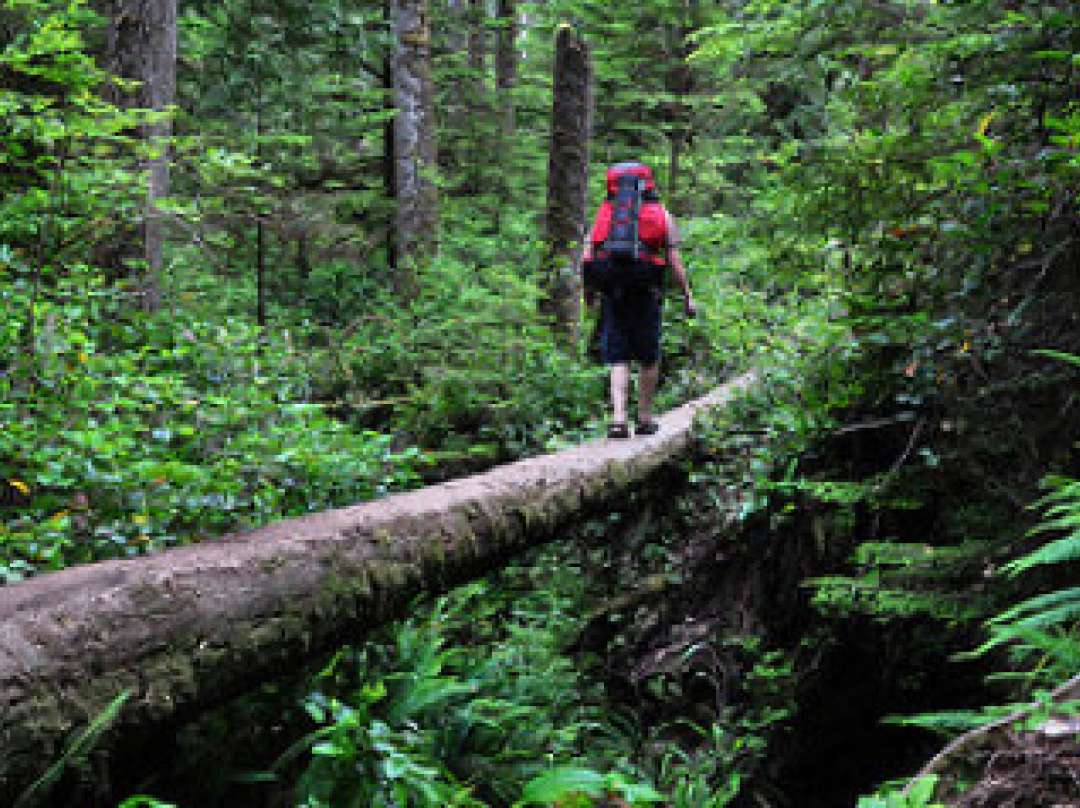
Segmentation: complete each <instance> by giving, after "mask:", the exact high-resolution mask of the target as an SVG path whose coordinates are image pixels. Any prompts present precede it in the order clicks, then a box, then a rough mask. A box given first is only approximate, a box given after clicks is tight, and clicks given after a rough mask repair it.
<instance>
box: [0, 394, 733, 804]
mask: <svg viewBox="0 0 1080 808" xmlns="http://www.w3.org/2000/svg"><path fill="white" fill-rule="evenodd" d="M752 381H753V376H752V375H751V374H747V375H745V376H742V377H740V378H738V379H736V380H734V381H732V382H729V383H728V384H726V385H724V386H723V387H721V388H718V389H717V390H715V391H714V392H712V393H711V394H709V395H708V396H705V397H704V398H701V399H698V400H697V401H694V402H691V403H690V404H687V405H685V406H683V407H681V408H679V409H677V410H674V411H673V412H671V413H669V414H668V415H666V416H664V417H663V418H662V419H661V429H660V432H659V433H658V434H657V435H655V436H651V437H647V438H636V439H633V440H629V441H595V442H593V443H590V444H586V445H584V446H580V447H577V448H573V449H569V450H566V451H563V452H559V453H557V454H553V455H546V456H543V457H537V458H532V459H528V460H523V461H520V462H517V463H512V464H509V465H506V466H502V467H500V468H496V469H493V470H491V471H488V472H485V473H483V474H478V475H475V476H472V477H468V478H464V479H461V480H455V481H451V482H448V483H443V484H441V485H437V486H432V487H429V488H425V489H422V490H419V491H414V492H409V493H405V494H399V495H396V496H392V497H388V498H386V499H382V500H378V501H374V502H368V503H364V504H361V505H355V506H352V507H347V508H341V509H338V510H333V511H327V512H324V513H319V514H312V515H309V516H305V517H301V518H298V519H290V520H287V521H282V522H279V523H276V524H272V525H269V526H267V527H264V528H261V529H259V530H254V531H251V532H247V533H243V534H237V535H230V536H225V537H222V538H220V539H217V540H214V541H208V542H204V543H201V544H198V545H193V546H189V547H182V548H177V549H174V550H169V551H167V552H164V553H160V554H157V555H151V556H145V557H141V558H136V559H129V560H123V561H107V562H101V563H97V564H91V565H87V566H84V567H75V568H71V569H68V570H63V571H61V572H57V573H53V574H50V575H45V576H42V577H38V578H33V579H30V580H27V581H24V582H22V583H19V584H16V585H14V586H8V587H2V588H0V805H7V804H10V802H11V800H12V799H13V798H14V797H15V796H16V795H17V794H18V793H19V792H20V791H21V790H22V789H23V788H25V787H26V786H27V785H28V784H29V783H30V782H31V781H32V780H33V779H34V778H35V777H36V776H37V775H39V774H41V772H42V771H44V770H45V769H46V768H47V767H48V766H49V764H50V763H51V762H52V761H53V760H54V759H55V758H56V757H57V756H58V755H59V754H60V753H61V751H62V748H63V743H64V740H65V738H67V737H69V736H70V734H71V733H72V731H73V730H76V729H77V728H79V727H82V726H85V725H86V724H87V722H88V721H90V720H91V719H92V718H93V717H94V716H95V715H97V714H98V713H99V712H100V711H101V710H102V709H104V708H105V707H106V706H107V705H109V704H110V702H112V701H113V700H114V699H115V698H116V696H117V695H118V694H120V693H122V692H124V691H129V692H130V697H129V698H128V699H127V701H126V702H125V704H124V707H123V709H122V711H121V713H120V716H119V718H118V721H117V724H116V726H115V727H114V730H113V731H112V732H111V733H110V734H109V736H108V737H107V738H106V739H104V741H103V743H106V744H112V743H114V742H115V740H116V736H118V735H122V734H123V732H124V731H125V728H132V727H142V728H145V727H146V726H148V725H150V726H153V725H160V724H166V723H169V722H175V721H178V720H182V719H184V718H185V717H190V716H193V715H195V714H197V713H199V712H200V711H202V710H205V709H208V708H210V707H213V706H216V705H218V704H221V703H223V702H224V701H226V700H227V699H229V698H233V697H235V696H237V695H240V694H242V693H243V692H246V691H247V690H249V689H250V688H251V687H252V686H254V685H256V684H258V683H260V682H263V681H266V680H270V679H274V678H278V677H281V676H282V675H283V674H285V673H287V672H289V671H292V670H296V669H298V668H299V667H300V666H301V665H303V663H304V662H305V660H310V659H311V658H312V656H314V655H316V654H318V653H320V652H322V651H325V650H328V649H331V648H333V647H334V646H335V644H341V643H343V642H346V641H350V640H355V639H356V638H357V637H360V636H362V632H363V631H364V630H365V629H370V628H373V627H375V626H377V625H379V624H380V623H382V622H385V621H386V620H388V619H390V618H392V617H394V616H397V615H400V614H401V613H402V611H403V610H404V608H405V607H406V606H407V604H408V603H409V601H410V600H411V599H412V598H413V597H414V596H415V595H416V594H418V593H420V592H431V593H436V592H441V591H444V590H446V589H447V588H449V587H451V586H453V585H456V584H459V583H462V582H464V581H466V580H468V579H469V578H472V577H476V576H477V575H480V574H483V573H485V572H488V571H491V570H493V569H496V568H498V566H499V565H500V564H501V563H503V562H504V561H505V560H506V559H508V558H510V557H511V556H513V555H514V554H516V553H519V552H520V551H522V550H523V549H525V548H527V547H529V546H532V545H536V544H540V543H543V542H544V541H546V540H550V539H552V538H554V537H555V536H556V535H557V530H558V528H559V527H560V526H564V525H566V524H568V523H570V522H572V521H574V519H575V518H578V517H579V515H582V514H584V515H587V514H589V513H590V512H596V511H597V510H598V509H602V508H604V507H605V506H606V505H608V504H609V503H611V502H613V501H615V500H616V499H617V498H619V497H622V496H625V493H626V491H627V490H628V489H631V488H633V487H634V486H637V485H641V484H643V483H645V482H647V481H648V480H649V479H650V478H651V477H652V476H653V475H654V474H655V473H656V472H657V471H659V470H660V469H661V468H663V467H664V466H665V465H667V464H669V463H670V462H671V461H673V460H675V459H677V458H678V456H679V455H680V454H681V453H682V451H683V450H684V449H685V448H686V446H687V444H688V441H689V439H690V429H691V426H692V422H693V419H694V416H695V414H696V413H698V412H700V411H702V410H704V409H707V408H711V407H715V406H718V405H721V404H723V403H725V402H727V401H728V400H729V399H730V398H731V397H732V396H733V395H734V394H735V393H736V392H737V391H738V390H740V389H744V388H746V387H748V386H749V385H750V384H751V383H752Z"/></svg>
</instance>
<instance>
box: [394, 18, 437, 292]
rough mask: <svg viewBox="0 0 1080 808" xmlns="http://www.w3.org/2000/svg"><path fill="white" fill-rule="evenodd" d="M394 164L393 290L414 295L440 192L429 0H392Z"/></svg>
mask: <svg viewBox="0 0 1080 808" xmlns="http://www.w3.org/2000/svg"><path fill="white" fill-rule="evenodd" d="M394 12H395V20H394V31H395V34H396V38H397V51H396V53H395V58H394V105H395V107H396V108H397V115H396V116H395V118H394V163H395V172H394V178H395V186H396V190H397V218H396V226H397V257H398V263H399V267H398V269H397V271H396V272H395V273H394V282H395V291H396V292H397V293H398V295H399V296H400V297H403V298H406V299H408V298H411V297H413V296H414V295H415V294H416V287H417V279H416V269H417V268H418V267H419V266H421V265H422V264H423V263H424V262H425V261H426V260H428V259H430V258H431V257H432V256H434V254H435V252H436V250H437V247H438V224H439V221H438V215H439V214H438V203H439V199H438V191H437V189H436V186H435V172H436V168H437V166H436V159H437V154H436V147H435V109H434V103H435V102H434V88H433V86H432V80H431V30H430V25H429V19H428V6H427V0H394Z"/></svg>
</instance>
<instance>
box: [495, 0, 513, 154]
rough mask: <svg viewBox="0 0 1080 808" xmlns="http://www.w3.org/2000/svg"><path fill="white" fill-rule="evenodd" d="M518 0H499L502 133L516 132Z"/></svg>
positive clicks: (497, 83)
mask: <svg viewBox="0 0 1080 808" xmlns="http://www.w3.org/2000/svg"><path fill="white" fill-rule="evenodd" d="M517 33H518V29H517V0H499V35H498V40H497V44H496V50H495V87H496V89H497V90H498V93H499V124H500V130H501V132H502V134H503V135H504V136H505V137H507V138H509V137H511V136H512V135H513V134H514V101H513V90H514V85H515V84H516V83H517V64H518V51H517V45H516V43H517Z"/></svg>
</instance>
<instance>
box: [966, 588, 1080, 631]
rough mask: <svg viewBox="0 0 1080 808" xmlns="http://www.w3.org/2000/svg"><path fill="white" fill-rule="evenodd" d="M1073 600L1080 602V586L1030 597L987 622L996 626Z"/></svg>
mask: <svg viewBox="0 0 1080 808" xmlns="http://www.w3.org/2000/svg"><path fill="white" fill-rule="evenodd" d="M1072 601H1077V602H1080V586H1078V587H1074V588H1072V589H1059V590H1058V591H1056V592H1049V593H1047V594H1045V595H1039V596H1038V597H1034V598H1028V599H1027V600H1025V601H1022V602H1021V603H1018V604H1016V605H1015V606H1013V607H1012V608H1010V609H1006V610H1005V611H1004V612H1002V613H1001V614H999V615H997V616H995V617H992V618H990V620H988V621H987V624H988V625H990V626H995V625H1001V624H1003V623H1011V622H1012V621H1014V620H1016V619H1017V618H1019V617H1021V616H1022V615H1025V614H1029V613H1031V612H1038V611H1042V610H1044V609H1051V608H1054V607H1056V606H1059V605H1061V604H1064V603H1070V602H1072Z"/></svg>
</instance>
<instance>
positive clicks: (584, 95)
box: [540, 24, 592, 342]
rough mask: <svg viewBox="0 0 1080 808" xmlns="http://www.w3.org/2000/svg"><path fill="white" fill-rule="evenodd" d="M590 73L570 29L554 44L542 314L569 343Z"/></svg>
mask: <svg viewBox="0 0 1080 808" xmlns="http://www.w3.org/2000/svg"><path fill="white" fill-rule="evenodd" d="M591 126H592V68H591V66H590V63H589V46H588V45H587V44H586V43H585V42H584V40H582V39H581V38H580V37H579V36H578V35H577V34H576V33H575V32H574V31H573V29H572V28H571V27H570V26H569V25H566V24H563V25H561V26H559V32H558V35H557V37H556V41H555V98H554V102H553V104H552V111H551V151H550V155H549V159H548V196H547V242H548V243H547V250H546V253H545V258H544V264H543V271H544V275H545V282H546V284H547V289H546V293H545V296H544V299H543V300H542V301H541V304H540V310H541V312H542V313H544V314H546V315H548V316H550V317H551V318H552V322H553V324H554V327H555V330H556V331H557V332H558V333H559V334H560V335H561V336H562V337H563V338H564V339H566V340H567V341H568V342H573V341H574V340H576V338H577V330H578V324H579V321H580V319H581V277H580V274H581V273H580V271H579V270H580V261H581V248H582V241H583V238H584V234H585V227H586V222H585V215H586V207H585V205H586V201H587V198H588V188H589V136H590V129H591Z"/></svg>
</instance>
